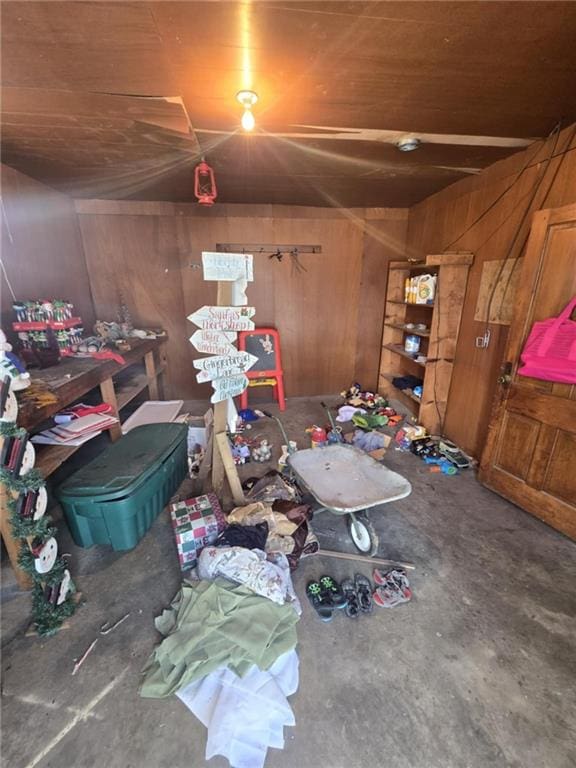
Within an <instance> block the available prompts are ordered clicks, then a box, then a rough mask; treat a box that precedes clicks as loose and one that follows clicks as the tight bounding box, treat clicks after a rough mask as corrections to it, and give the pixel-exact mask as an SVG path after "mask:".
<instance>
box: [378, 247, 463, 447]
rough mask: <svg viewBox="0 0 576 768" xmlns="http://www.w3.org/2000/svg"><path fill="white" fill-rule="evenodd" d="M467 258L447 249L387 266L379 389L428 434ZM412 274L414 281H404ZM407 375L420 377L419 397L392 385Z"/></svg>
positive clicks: (445, 385) (446, 371) (444, 397)
mask: <svg viewBox="0 0 576 768" xmlns="http://www.w3.org/2000/svg"><path fill="white" fill-rule="evenodd" d="M472 261H473V255H472V254H471V253H446V254H439V255H431V256H427V257H426V261H425V262H419V263H411V262H391V263H390V265H389V272H388V290H387V298H386V309H385V316H384V325H383V334H382V349H381V357H380V371H379V382H380V386H381V389H380V392H381V394H383V395H385V396H388V397H391V398H397V399H399V400H401V401H402V403H403V404H404V405H406V406H408V407H410V409H411V410H412V412H413V413H414V415H415V416H416V417H417V418H418V419H419V421H420V422H421V423H422V424H424V426H426V428H427V429H428V430H429V431H431V432H437V431H438V430H440V429H441V427H442V422H443V418H444V413H445V410H446V404H447V401H448V392H449V389H450V381H451V376H452V368H453V360H454V349H455V346H456V342H457V338H458V331H459V326H460V317H461V313H462V306H463V302H464V296H465V293H466V283H467V280H468V271H469V268H470V265H471V264H472ZM413 278H414V283H413V284H410V283H409V282H408V283H407V281H411V280H412V279H413ZM419 288H422V290H420V291H418V289H419ZM410 290H411V293H410ZM410 298H412V299H415V298H419V300H420V301H425V302H427V303H417V302H416V301H414V302H412V301H407V299H410ZM411 376H412V377H417V378H420V379H421V380H422V397H421V399H418V398H415V397H413V396H411V393H410V392H409V391H404V390H403V389H401V388H400V389H399V388H398V387H397V386H396V385H395V384H394V383H393V380H394V379H398V378H402V377H408V378H409V377H411Z"/></svg>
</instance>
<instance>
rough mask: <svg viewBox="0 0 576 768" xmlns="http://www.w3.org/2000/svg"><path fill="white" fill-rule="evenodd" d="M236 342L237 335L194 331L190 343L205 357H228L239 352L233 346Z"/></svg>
mask: <svg viewBox="0 0 576 768" xmlns="http://www.w3.org/2000/svg"><path fill="white" fill-rule="evenodd" d="M233 341H236V333H235V332H234V333H222V331H194V333H193V334H192V336H190V343H191V344H192V346H193V347H194V349H197V350H198V352H203V353H204V354H205V355H228V354H232V353H234V352H237V351H238V350H237V349H236V347H235V346H234V345H233V344H232V342H233Z"/></svg>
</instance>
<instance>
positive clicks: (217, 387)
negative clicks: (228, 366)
mask: <svg viewBox="0 0 576 768" xmlns="http://www.w3.org/2000/svg"><path fill="white" fill-rule="evenodd" d="M212 386H213V387H214V394H213V395H212V397H211V398H210V402H211V403H220V402H222V400H226V399H227V398H228V397H236V396H237V395H241V394H242V392H244V390H245V389H246V387H247V386H248V379H247V377H246V376H244V374H243V373H242V374H240V375H239V376H228V377H227V378H224V379H214V381H213V382H212Z"/></svg>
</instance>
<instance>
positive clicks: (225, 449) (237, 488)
mask: <svg viewBox="0 0 576 768" xmlns="http://www.w3.org/2000/svg"><path fill="white" fill-rule="evenodd" d="M216 443H217V445H218V448H219V450H220V458H221V460H222V464H223V465H224V471H225V472H226V477H227V478H228V483H229V484H230V490H231V491H232V498H233V499H234V501H235V503H236V504H238V505H239V506H241V505H243V504H245V503H246V499H245V498H244V491H243V490H242V483H241V482H240V478H239V476H238V470H237V469H236V464H234V459H233V457H232V451H231V450H230V443H229V442H228V435H227V434H226V433H225V432H219V433H218V434H217V435H216Z"/></svg>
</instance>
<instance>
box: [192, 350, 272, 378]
mask: <svg viewBox="0 0 576 768" xmlns="http://www.w3.org/2000/svg"><path fill="white" fill-rule="evenodd" d="M257 360H258V358H257V357H256V355H251V354H250V353H249V352H236V353H235V354H230V355H218V356H216V357H203V358H202V359H201V360H194V368H197V369H198V370H199V371H200V373H198V374H197V375H196V381H198V382H199V383H202V382H203V381H212V380H213V379H222V378H225V377H227V376H237V375H239V374H241V373H244V372H245V371H248V370H250V368H252V366H253V365H254V364H255V363H256V362H257Z"/></svg>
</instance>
